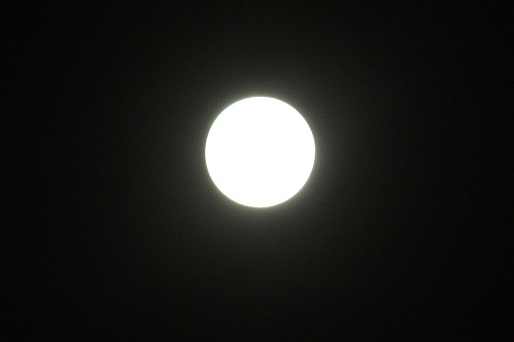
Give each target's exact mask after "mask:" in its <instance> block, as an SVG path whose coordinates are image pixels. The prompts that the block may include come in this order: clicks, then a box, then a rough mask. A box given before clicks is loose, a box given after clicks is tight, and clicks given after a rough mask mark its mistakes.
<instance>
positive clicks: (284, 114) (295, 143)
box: [205, 97, 315, 208]
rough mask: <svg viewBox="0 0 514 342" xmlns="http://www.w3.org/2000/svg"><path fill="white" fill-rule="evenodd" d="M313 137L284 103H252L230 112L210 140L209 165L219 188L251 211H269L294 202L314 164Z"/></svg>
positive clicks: (245, 102)
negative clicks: (256, 208) (254, 209)
mask: <svg viewBox="0 0 514 342" xmlns="http://www.w3.org/2000/svg"><path fill="white" fill-rule="evenodd" d="M314 154H315V148H314V137H313V135H312V132H311V130H310V128H309V125H308V124H307V122H306V121H305V119H304V118H303V117H302V116H301V115H300V113H298V112H297V111H296V110H295V109H294V108H293V107H291V106H290V105H288V104H287V103H285V102H282V101H279V100H277V99H273V98H269V97H251V98H247V99H243V100H240V101H238V102H236V103H234V104H232V105H230V106H229V107H228V108H226V109H225V110H224V111H223V112H222V113H221V114H220V115H219V116H218V117H217V118H216V120H215V121H214V123H213V124H212V127H211V129H210V131H209V134H208V136H207V143H206V147H205V159H206V162H207V169H208V171H209V174H210V176H211V178H212V180H213V182H214V184H215V185H216V187H217V188H218V189H219V190H220V191H221V192H222V193H223V194H225V195H226V196H227V197H228V198H230V199H231V200H233V201H235V202H237V203H239V204H242V205H246V206H249V207H260V208H263V207H270V206H274V205H277V204H279V203H282V202H284V201H286V200H288V199H289V198H291V197H292V196H294V195H295V194H296V193H297V192H298V191H300V189H301V188H302V187H303V186H304V184H305V182H306V181H307V179H308V178H309V175H310V173H311V171H312V167H313V164H314Z"/></svg>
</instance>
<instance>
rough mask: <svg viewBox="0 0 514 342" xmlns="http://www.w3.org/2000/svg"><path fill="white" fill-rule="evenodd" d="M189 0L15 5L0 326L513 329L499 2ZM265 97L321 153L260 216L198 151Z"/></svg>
mask: <svg viewBox="0 0 514 342" xmlns="http://www.w3.org/2000/svg"><path fill="white" fill-rule="evenodd" d="M192 3H194V4H188V5H186V2H184V3H183V4H182V5H178V6H175V5H172V4H163V3H161V4H158V5H155V4H154V5H146V4H140V5H135V6H132V5H127V4H123V5H121V4H120V5H65V6H51V5H43V4H39V5H36V4H33V5H31V6H28V5H18V7H17V8H16V9H14V10H13V11H9V12H7V14H8V17H9V18H10V19H11V20H9V21H7V22H6V23H7V25H6V27H7V28H6V29H5V30H4V33H3V34H2V35H3V37H4V39H3V41H5V42H6V51H7V52H6V54H5V55H4V57H3V58H6V57H7V63H3V68H4V71H7V72H6V73H5V74H6V77H4V84H7V88H8V90H7V93H6V95H7V101H6V107H4V108H7V111H8V112H9V113H15V115H13V118H14V119H13V120H10V119H9V120H2V122H3V124H2V131H3V132H6V133H2V139H3V140H4V143H3V146H4V147H3V150H4V151H5V150H7V153H5V152H4V155H5V156H6V157H4V160H5V161H6V162H5V163H4V165H3V170H4V172H3V173H4V174H5V175H6V176H5V175H4V176H3V183H4V185H3V187H4V189H6V190H7V192H6V194H7V196H5V198H4V199H3V204H2V207H3V210H2V212H3V213H4V215H2V216H3V217H4V218H5V220H4V221H3V222H2V226H3V227H2V229H5V230H6V231H7V232H8V233H11V234H10V235H9V237H7V238H5V239H3V241H2V251H3V253H2V254H3V257H2V259H3V260H5V263H4V262H3V263H2V264H4V265H5V267H4V266H3V267H2V268H3V269H6V270H7V271H8V274H9V276H8V277H7V278H6V279H8V281H7V286H6V287H4V285H2V287H4V290H3V291H2V292H4V293H5V294H6V300H5V301H4V303H7V304H6V305H3V306H4V309H3V310H2V312H3V315H2V320H3V321H4V323H5V322H8V326H9V327H8V329H6V330H5V333H7V334H9V335H10V334H13V335H11V336H18V337H23V338H28V337H34V336H43V337H45V336H46V337H48V338H51V339H52V340H53V339H63V340H68V341H69V340H76V339H77V338H78V340H81V339H95V338H94V337H95V336H102V337H104V338H107V339H111V338H112V339H118V338H119V339H123V338H124V337H125V338H136V337H137V339H139V340H151V339H153V338H160V339H168V338H172V337H175V338H177V339H179V340H180V339H186V340H189V339H195V338H208V339H210V338H214V337H224V336H231V337H243V336H252V337H254V338H257V339H268V338H275V339H279V338H281V337H282V338H285V339H287V337H303V338H307V339H313V338H316V339H320V338H321V339H335V338H337V337H339V338H342V339H351V340H362V339H370V338H377V339H380V340H390V339H392V340H400V339H402V338H408V339H415V340H416V339H423V340H439V339H441V338H443V337H447V336H454V337H460V338H462V337H463V336H474V337H476V338H478V339H487V340H510V338H509V336H510V337H511V338H512V335H509V333H510V332H512V331H511V329H512V326H514V322H513V319H512V317H513V313H514V305H513V301H512V295H510V294H509V292H510V291H509V290H512V289H511V288H510V286H509V284H510V283H508V279H509V277H510V276H511V275H512V268H511V267H508V260H509V258H507V253H506V252H507V250H508V249H510V248H511V247H512V246H513V243H514V239H513V235H512V231H511V230H512V228H510V231H509V230H507V229H506V228H508V223H510V226H512V205H511V206H510V209H511V210H510V212H509V211H505V210H503V209H500V207H501V206H500V201H501V200H502V199H506V198H507V196H508V195H509V193H511V192H512V190H513V189H512V184H510V185H508V186H507V187H505V186H502V185H501V184H500V183H501V182H500V179H501V178H502V177H503V176H508V177H510V179H511V180H512V176H510V175H509V172H507V171H506V169H505V168H502V167H498V166H500V165H501V164H500V163H502V162H505V161H506V160H507V157H508V156H510V153H509V152H508V148H507V145H506V144H505V142H504V141H503V139H504V137H506V133H507V132H508V133H510V134H511V133H512V130H511V128H512V126H508V125H505V123H504V122H503V119H504V118H506V114H505V112H502V111H501V109H500V107H501V106H498V105H505V104H507V101H506V100H504V97H507V96H510V97H512V92H511V91H508V90H507V89H508V88H504V87H503V86H502V84H503V83H504V82H507V81H508V83H509V84H510V85H512V80H511V79H510V78H509V77H508V73H507V71H506V70H505V69H504V68H503V65H505V64H508V63H510V62H511V61H512V54H511V53H512V44H513V43H512V39H510V40H509V39H507V37H508V36H507V34H508V33H512V30H511V29H510V27H508V26H507V24H508V23H509V21H512V17H513V11H512V6H510V7H508V6H507V5H505V6H504V7H501V6H498V7H494V6H481V7H473V6H472V5H464V6H456V5H445V4H443V3H441V4H432V5H430V6H425V7H421V6H420V5H418V4H417V3H416V4H411V5H410V6H405V5H397V6H395V5H380V6H377V5H376V4H371V3H367V2H360V1H359V2H356V3H355V4H345V3H344V2H342V4H337V5H336V2H331V3H332V4H328V3H327V4H325V3H324V2H323V4H319V3H317V2H303V3H302V2H295V3H294V5H291V4H289V3H287V2H280V1H275V2H274V3H271V4H270V3H265V2H263V1H242V2H240V4H239V5H238V6H233V5H229V4H227V3H225V2H207V4H202V3H201V2H195V1H192ZM3 25H5V23H4V24H3ZM20 95H21V96H22V97H19V96H20ZM254 95H265V96H272V97H276V98H279V99H281V100H283V101H285V102H287V103H289V104H291V105H292V106H293V107H295V108H296V109H297V110H299V111H300V113H302V114H303V115H304V117H305V118H306V120H307V121H308V123H309V125H310V127H311V129H312V130H313V133H314V137H315V140H316V149H317V151H316V153H317V154H316V161H315V166H314V170H313V173H312V174H311V177H310V179H309V181H308V182H307V184H306V186H305V187H304V188H303V189H302V190H301V192H300V193H299V194H298V195H297V196H296V197H294V198H293V199H292V200H290V201H288V202H286V203H284V204H283V205H279V206H277V207H273V208H270V209H265V210H263V209H251V208H246V207H242V206H239V205H237V204H235V203H233V202H231V201H230V200H228V199H226V198H225V197H224V196H223V195H222V194H221V193H220V192H219V191H218V190H217V189H216V188H215V187H214V185H213V184H212V182H211V180H210V178H209V176H208V173H207V169H206V166H205V160H204V144H205V139H206V136H207V132H208V130H209V128H210V125H211V124H212V122H213V120H214V119H215V117H216V116H217V115H218V114H219V113H220V112H221V111H222V110H223V109H224V108H225V107H226V106H227V105H229V104H230V103H232V102H233V101H235V100H238V99H241V98H244V97H247V96H254ZM14 99H16V100H14ZM18 99H19V100H18ZM13 100H14V101H13ZM11 105H12V107H10V106H11ZM502 143H503V145H502ZM502 146H503V147H502ZM5 147H7V149H6V148H5ZM496 167H498V168H497V170H495V171H494V172H491V170H492V168H496ZM506 213H507V214H508V217H509V219H508V221H507V220H503V219H502V215H504V214H506ZM7 217H9V219H7ZM11 217H12V220H11V219H10V218H11ZM11 280H12V281H11ZM5 290H6V291H5ZM507 312H508V313H510V314H508V315H507V314H505V313H507Z"/></svg>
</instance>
